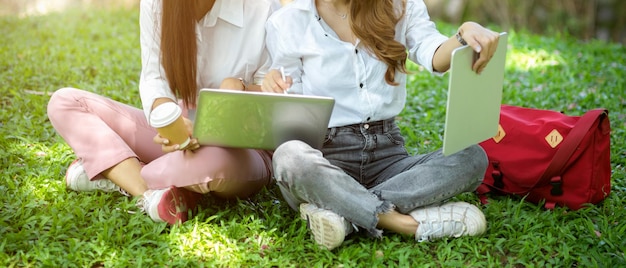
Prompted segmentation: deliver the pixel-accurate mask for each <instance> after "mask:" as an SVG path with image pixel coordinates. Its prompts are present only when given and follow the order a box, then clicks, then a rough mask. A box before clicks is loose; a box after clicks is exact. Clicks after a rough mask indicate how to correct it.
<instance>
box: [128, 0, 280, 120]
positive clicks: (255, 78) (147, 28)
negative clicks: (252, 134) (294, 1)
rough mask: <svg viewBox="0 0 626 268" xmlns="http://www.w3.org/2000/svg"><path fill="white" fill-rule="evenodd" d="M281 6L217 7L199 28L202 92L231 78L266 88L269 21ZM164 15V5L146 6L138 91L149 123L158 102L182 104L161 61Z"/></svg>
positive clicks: (246, 1) (148, 0)
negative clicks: (266, 24)
mask: <svg viewBox="0 0 626 268" xmlns="http://www.w3.org/2000/svg"><path fill="white" fill-rule="evenodd" d="M181 1H192V0H181ZM277 6H280V4H279V2H278V1H277V0H217V1H216V2H215V4H214V5H213V8H212V9H211V11H210V12H208V13H207V14H206V15H205V16H204V18H202V20H200V21H199V22H198V23H197V24H196V37H197V38H196V39H197V48H198V58H197V63H198V69H197V84H198V89H201V88H218V87H219V85H220V84H221V82H222V80H223V79H224V78H226V77H240V78H243V79H244V81H246V82H247V83H254V84H259V85H260V84H261V83H262V81H263V78H264V77H265V74H266V73H267V70H268V69H269V67H270V61H269V56H268V54H267V50H266V48H265V22H266V20H267V18H268V17H269V15H270V14H271V13H272V11H273V10H274V9H275V8H276V7H277ZM161 14H162V8H161V1H160V0H142V1H141V3H140V16H139V23H140V41H141V65H142V70H141V78H140V82H139V92H140V96H141V102H142V104H143V109H144V112H145V114H146V118H149V115H150V112H151V111H152V104H153V103H154V100H155V99H157V98H170V99H172V100H174V101H176V100H177V99H176V96H175V95H174V94H173V93H172V91H171V90H170V87H169V84H168V82H167V79H166V76H165V71H164V70H163V67H162V66H161V62H160V53H161V50H160V40H161V37H160V26H159V25H160V23H161Z"/></svg>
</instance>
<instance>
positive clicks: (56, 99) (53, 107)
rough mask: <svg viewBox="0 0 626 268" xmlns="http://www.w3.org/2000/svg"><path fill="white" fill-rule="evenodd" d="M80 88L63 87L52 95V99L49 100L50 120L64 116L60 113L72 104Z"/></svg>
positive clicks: (48, 112) (48, 111)
mask: <svg viewBox="0 0 626 268" xmlns="http://www.w3.org/2000/svg"><path fill="white" fill-rule="evenodd" d="M78 91H79V90H78V89H75V88H69V87H66V88H61V89H59V90H57V91H55V92H54V93H52V96H50V100H49V101H48V106H47V107H46V108H47V114H48V118H49V119H50V120H54V119H55V118H62V116H60V114H61V113H62V112H63V111H65V110H67V109H66V108H67V107H68V106H70V105H72V103H73V102H72V101H71V100H72V99H74V98H73V96H75V95H76V93H77V92H78Z"/></svg>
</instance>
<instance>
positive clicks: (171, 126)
mask: <svg viewBox="0 0 626 268" xmlns="http://www.w3.org/2000/svg"><path fill="white" fill-rule="evenodd" d="M150 125H151V126H152V127H154V128H155V129H156V130H157V132H158V133H159V135H160V136H161V137H163V138H165V139H167V140H168V141H169V144H168V145H175V144H178V148H179V149H184V148H185V147H187V145H189V142H190V141H191V137H190V136H189V131H187V127H186V125H185V122H184V121H183V117H182V109H181V108H180V106H178V105H176V104H175V103H173V102H166V103H163V104H161V105H159V106H157V107H156V108H154V109H153V110H152V113H150Z"/></svg>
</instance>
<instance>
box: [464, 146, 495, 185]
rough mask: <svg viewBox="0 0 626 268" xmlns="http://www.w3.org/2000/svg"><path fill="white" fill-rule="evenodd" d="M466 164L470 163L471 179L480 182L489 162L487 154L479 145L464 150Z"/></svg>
mask: <svg viewBox="0 0 626 268" xmlns="http://www.w3.org/2000/svg"><path fill="white" fill-rule="evenodd" d="M465 151H466V154H467V160H468V163H471V165H470V167H471V171H472V173H471V174H472V176H470V177H471V178H475V179H476V180H477V181H478V182H482V180H483V176H484V175H485V171H486V170H487V165H488V164H489V160H488V159H487V153H486V152H485V150H483V148H482V147H480V146H479V145H472V146H470V147H468V148H467V149H466V150H465Z"/></svg>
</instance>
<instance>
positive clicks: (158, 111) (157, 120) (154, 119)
mask: <svg viewBox="0 0 626 268" xmlns="http://www.w3.org/2000/svg"><path fill="white" fill-rule="evenodd" d="M182 113H183V111H182V109H181V108H180V106H178V105H177V104H176V103H173V102H166V103H163V104H161V105H159V106H157V107H156V108H154V109H153V110H152V112H151V113H150V125H151V126H152V127H155V128H160V127H164V126H167V125H169V124H171V123H173V122H174V121H176V119H178V117H179V116H180V115H181V114H182Z"/></svg>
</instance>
